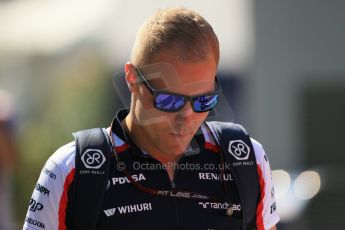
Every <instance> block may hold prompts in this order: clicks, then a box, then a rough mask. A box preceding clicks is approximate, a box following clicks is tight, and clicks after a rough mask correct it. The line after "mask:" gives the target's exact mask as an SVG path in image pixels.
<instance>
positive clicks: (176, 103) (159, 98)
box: [155, 93, 185, 112]
mask: <svg viewBox="0 0 345 230" xmlns="http://www.w3.org/2000/svg"><path fill="white" fill-rule="evenodd" d="M184 104H185V99H184V97H182V96H178V95H172V94H166V93H159V94H158V95H156V97H155V107H156V108H157V109H160V110H163V111H168V112H169V111H171V112H174V111H177V110H179V109H180V108H182V107H183V106H184Z"/></svg>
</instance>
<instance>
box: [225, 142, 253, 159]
mask: <svg viewBox="0 0 345 230" xmlns="http://www.w3.org/2000/svg"><path fill="white" fill-rule="evenodd" d="M228 151H229V153H230V154H231V155H232V156H233V157H235V159H236V160H248V158H249V152H250V148H249V146H248V145H247V144H246V143H245V142H244V141H242V140H233V141H230V143H229V149H228Z"/></svg>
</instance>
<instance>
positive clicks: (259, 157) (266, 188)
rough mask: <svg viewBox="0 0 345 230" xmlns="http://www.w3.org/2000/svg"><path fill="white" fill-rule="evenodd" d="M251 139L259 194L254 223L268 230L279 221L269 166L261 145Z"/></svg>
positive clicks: (259, 227)
mask: <svg viewBox="0 0 345 230" xmlns="http://www.w3.org/2000/svg"><path fill="white" fill-rule="evenodd" d="M251 141H252V144H253V147H254V152H255V156H256V161H257V171H258V175H259V184H260V194H261V197H260V202H259V205H258V207H257V212H256V214H257V215H256V216H257V217H256V218H257V219H256V225H257V229H258V230H268V229H270V228H271V227H273V226H274V225H276V224H277V223H278V222H279V216H278V213H277V210H276V200H275V194H274V186H273V183H272V173H271V167H270V164H269V161H268V158H267V156H266V153H265V151H264V149H263V147H262V145H261V144H260V143H259V142H257V141H256V140H254V139H251Z"/></svg>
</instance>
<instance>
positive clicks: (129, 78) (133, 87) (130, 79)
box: [125, 62, 139, 93]
mask: <svg viewBox="0 0 345 230" xmlns="http://www.w3.org/2000/svg"><path fill="white" fill-rule="evenodd" d="M125 73H126V83H127V86H128V89H129V91H131V93H137V92H138V90H139V88H138V84H137V83H138V79H137V71H136V69H135V66H134V65H133V64H132V63H130V62H127V63H126V65H125Z"/></svg>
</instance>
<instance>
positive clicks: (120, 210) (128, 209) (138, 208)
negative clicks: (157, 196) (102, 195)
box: [104, 203, 152, 217]
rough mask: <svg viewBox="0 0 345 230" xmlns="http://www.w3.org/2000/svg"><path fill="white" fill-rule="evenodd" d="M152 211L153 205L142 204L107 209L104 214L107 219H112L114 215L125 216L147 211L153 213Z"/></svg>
mask: <svg viewBox="0 0 345 230" xmlns="http://www.w3.org/2000/svg"><path fill="white" fill-rule="evenodd" d="M151 210H152V204H151V203H141V204H131V205H125V206H118V207H114V208H110V209H106V210H104V214H105V215H106V216H107V217H111V216H114V215H123V214H130V213H135V212H145V211H151Z"/></svg>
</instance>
